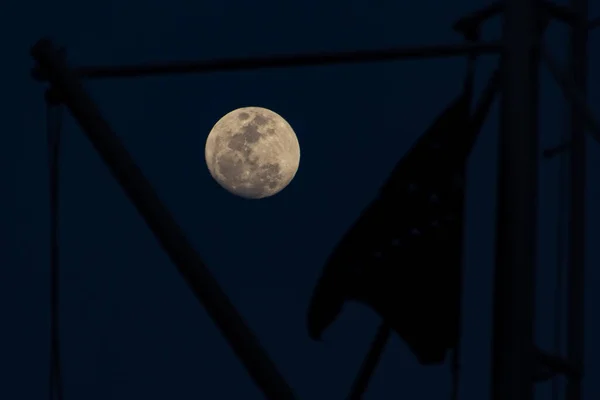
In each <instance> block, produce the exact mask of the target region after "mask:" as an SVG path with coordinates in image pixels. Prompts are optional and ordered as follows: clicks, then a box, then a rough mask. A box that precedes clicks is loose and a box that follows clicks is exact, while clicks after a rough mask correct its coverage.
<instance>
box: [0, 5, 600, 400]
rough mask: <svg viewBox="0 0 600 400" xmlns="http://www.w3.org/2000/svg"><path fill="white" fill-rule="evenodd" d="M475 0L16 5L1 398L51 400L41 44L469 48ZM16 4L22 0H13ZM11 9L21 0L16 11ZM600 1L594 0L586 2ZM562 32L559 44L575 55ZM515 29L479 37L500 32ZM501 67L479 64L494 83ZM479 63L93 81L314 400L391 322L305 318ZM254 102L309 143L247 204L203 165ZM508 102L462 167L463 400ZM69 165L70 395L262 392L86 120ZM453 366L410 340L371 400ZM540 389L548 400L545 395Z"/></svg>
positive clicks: (1, 214) (65, 280) (548, 340)
mask: <svg viewBox="0 0 600 400" xmlns="http://www.w3.org/2000/svg"><path fill="white" fill-rule="evenodd" d="M484 4H485V3H484V2H482V1H480V0H473V1H468V0H463V1H460V2H451V1H440V0H421V1H391V0H372V1H356V0H354V1H341V0H330V1H317V0H304V1H301V2H300V1H298V2H289V1H281V0H260V1H239V0H238V1H234V0H210V1H202V2H192V1H187V0H171V1H161V0H144V1H142V0H132V1H116V0H112V1H111V0H104V1H74V0H63V1H56V0H54V1H39V0H38V1H17V0H5V1H4V2H3V5H2V7H1V9H2V10H3V11H2V12H0V34H1V37H2V38H3V40H2V53H3V59H2V66H1V67H0V68H1V69H2V71H3V74H2V75H3V77H4V80H3V83H2V87H3V90H2V92H3V94H2V98H4V100H3V101H2V104H3V112H2V113H0V118H2V119H1V122H2V124H1V126H2V128H3V131H2V137H3V143H2V146H0V152H1V154H0V167H1V168H0V182H1V184H2V185H1V187H2V188H3V189H4V195H3V196H2V200H1V201H2V203H0V204H1V207H0V239H1V242H0V243H2V244H1V245H0V300H1V301H0V304H1V306H0V315H1V316H2V321H3V324H2V326H1V327H0V332H1V334H0V337H1V338H2V340H0V377H1V378H0V398H2V399H6V400H30V399H31V400H33V399H40V398H44V397H43V396H46V391H47V374H48V325H49V302H48V298H49V294H48V277H49V275H48V270H49V257H48V256H49V253H48V248H49V247H48V230H49V227H48V220H49V218H48V216H49V213H48V182H47V164H46V138H45V131H44V130H45V116H44V102H43V97H42V94H43V86H42V85H41V84H39V83H36V82H33V81H32V79H31V78H30V77H29V71H30V68H31V66H32V65H33V62H32V60H31V58H30V57H29V48H30V46H31V45H32V44H33V43H34V42H35V41H36V40H37V39H39V38H40V37H41V36H44V35H48V34H49V35H51V36H52V37H53V38H54V39H55V41H56V42H57V43H59V44H62V45H64V46H66V48H67V50H68V56H69V61H70V62H71V64H73V65H98V64H104V65H112V64H123V63H136V62H149V61H168V60H178V59H196V58H197V59H210V58H212V57H224V56H251V55H265V54H271V53H278V52H286V53H291V52H299V51H317V50H351V49H357V48H369V49H375V48H383V47H389V46H395V45H409V44H434V43H439V42H457V41H459V40H461V38H460V36H459V35H457V34H455V33H453V32H452V31H451V29H450V26H451V24H452V23H453V22H454V21H455V20H456V19H457V18H459V17H460V16H462V15H463V14H464V13H465V12H468V11H471V10H474V9H476V8H478V7H481V6H483V5H484ZM7 7H8V8H7ZM4 10H8V11H7V12H5V11H4ZM598 14H600V2H598V1H597V0H591V1H590V15H591V16H596V15H598ZM566 33H567V30H566V28H564V27H563V26H561V25H560V24H559V23H553V24H552V26H551V28H550V29H549V31H548V34H547V35H546V43H547V46H548V47H549V48H550V49H552V51H553V53H554V55H555V56H556V57H557V58H559V59H560V60H561V61H564V54H565V49H566V44H567V41H566ZM499 34H500V23H499V20H494V22H491V23H489V24H488V28H486V29H485V35H486V37H487V38H490V39H491V38H494V37H498V36H499ZM599 40H600V29H599V30H598V31H596V32H595V33H592V34H591V36H590V45H589V49H590V66H589V69H590V79H589V82H590V86H589V87H590V96H589V100H590V103H591V105H592V108H594V109H595V110H596V112H597V113H600V91H599V90H597V88H598V87H599V85H600V78H599V77H600V75H598V74H597V73H596V71H597V70H598V69H599V68H600V58H599V57H598V55H597V52H595V51H594V49H595V48H596V45H597V44H598V43H599V42H598V41H599ZM496 62H497V58H496V57H495V56H494V57H491V56H486V57H482V58H481V61H480V63H479V69H478V78H477V82H478V88H481V87H482V86H483V85H484V84H485V82H486V81H487V78H488V76H489V74H490V72H491V71H492V70H493V69H494V67H495V65H496ZM464 67H465V60H464V59H460V58H457V59H445V60H431V61H410V62H394V63H386V64H366V65H360V66H335V67H308V68H298V69H285V70H264V71H259V72H243V73H237V72H236V73H231V72H226V73H215V74H210V75H199V76H180V77H160V78H142V79H134V80H106V81H94V82H90V83H88V85H87V88H88V89H89V92H90V94H91V95H92V96H93V97H94V99H95V100H96V102H97V104H98V105H99V107H100V109H101V110H102V112H103V113H104V116H105V117H106V118H107V119H108V121H109V122H110V123H111V124H112V127H113V128H114V130H115V131H116V132H117V133H118V135H119V136H120V137H121V139H122V140H123V142H124V144H125V145H126V146H127V148H128V149H129V151H130V152H131V154H132V155H133V156H134V158H135V159H136V161H137V162H138V163H139V165H140V166H141V167H142V169H143V170H144V172H145V174H146V176H147V177H148V178H149V179H150V181H151V182H152V183H153V185H154V187H155V188H156V190H157V191H158V193H159V195H160V197H161V198H162V199H163V200H164V201H165V203H166V204H167V205H168V207H169V208H170V210H171V211H172V213H173V214H174V216H175V217H176V219H177V221H178V222H179V223H180V224H181V225H182V227H183V228H184V230H185V231H186V233H187V234H188V235H189V238H190V239H191V241H192V242H193V244H194V245H195V247H196V248H197V249H198V251H199V252H200V254H201V255H202V257H203V258H204V260H205V261H206V263H207V265H208V266H209V268H210V269H211V271H212V272H213V273H214V275H215V276H216V278H217V279H218V280H219V282H220V283H221V284H222V286H223V288H224V289H225V290H226V291H227V293H228V294H229V296H230V297H231V299H232V301H233V302H234V304H235V305H236V306H237V307H238V309H239V311H240V312H241V313H242V314H243V315H244V317H245V318H246V320H247V322H248V324H249V325H250V326H251V328H252V329H253V330H254V331H255V332H256V333H257V335H258V336H259V337H260V339H261V342H262V343H263V344H264V346H265V347H266V349H267V350H268V352H269V353H270V355H271V356H272V358H273V359H274V360H275V362H276V363H277V364H278V366H279V368H280V370H281V371H282V373H283V374H284V376H285V377H286V378H287V379H288V381H289V382H290V384H291V385H292V386H293V388H294V389H295V391H296V392H297V394H298V396H299V398H301V399H311V400H320V399H339V398H343V396H345V394H346V393H347V392H348V390H349V388H350V385H351V382H352V379H353V378H354V375H355V373H356V371H357V369H358V367H359V365H360V362H361V361H362V358H363V357H364V355H365V353H366V351H367V348H368V346H369V343H370V341H371V338H372V337H373V335H374V333H375V331H376V329H377V326H378V324H379V319H378V317H377V316H376V315H375V314H374V313H373V312H371V311H370V310H368V309H367V308H366V307H363V306H359V305H354V304H350V305H349V306H348V307H347V308H346V311H345V312H344V314H343V317H342V318H340V320H339V321H338V322H337V323H336V324H335V325H334V326H333V328H332V329H330V330H329V331H327V334H326V336H325V342H324V343H322V344H318V343H315V342H312V341H311V340H310V339H309V338H308V336H307V333H306V328H305V313H306V307H307V305H308V301H309V297H310V295H311V291H312V289H313V286H314V284H315V283H316V280H317V278H318V276H319V274H320V271H321V268H322V266H323V264H324V262H325V259H326V257H327V256H328V254H329V252H330V251H331V249H332V248H333V246H334V245H335V244H336V243H337V241H338V240H339V239H340V237H341V235H342V234H343V232H344V231H345V230H346V229H347V228H348V227H349V226H350V225H351V224H352V222H353V221H354V220H355V219H356V218H357V216H358V215H359V213H360V211H361V210H362V208H363V207H364V206H365V205H366V204H367V203H368V202H369V201H370V200H371V199H372V197H373V196H374V195H375V193H376V191H377V189H378V188H379V186H380V185H381V184H382V182H383V181H384V180H385V178H386V177H387V174H388V173H389V172H390V171H391V169H392V167H393V165H394V164H395V163H396V161H397V160H398V159H399V158H400V157H401V156H402V155H403V154H404V152H405V151H406V150H407V149H408V148H409V147H410V146H411V144H412V142H413V141H414V140H415V139H416V138H417V137H418V135H420V134H421V133H422V132H423V130H424V129H425V128H426V127H427V126H428V124H429V123H430V122H431V119H432V118H433V117H435V116H436V115H437V114H438V113H439V112H440V111H441V110H442V108H443V107H444V106H445V105H446V104H447V103H448V101H450V100H451V99H452V98H453V97H454V96H455V95H456V94H457V93H458V92H459V90H460V89H461V85H462V78H463V74H464ZM541 79H542V85H543V87H542V91H541V110H540V115H541V119H542V121H541V142H542V143H541V144H542V145H543V146H544V147H550V146H553V145H555V144H557V143H558V141H559V137H560V135H562V134H563V131H564V128H566V126H567V123H566V122H567V120H566V114H565V112H564V110H565V109H564V105H565V102H564V100H563V98H562V95H561V93H560V91H559V89H558V87H557V86H556V84H555V83H554V82H553V81H552V80H551V78H550V75H549V73H548V71H547V69H545V68H542V73H541ZM247 105H256V106H262V107H267V108H270V109H272V110H274V111H276V112H277V113H279V114H281V115H282V116H284V117H285V118H286V119H287V120H288V122H289V123H290V124H291V125H292V127H293V128H294V129H295V131H296V133H297V135H298V138H299V141H300V145H301V150H302V159H301V166H300V170H299V172H298V174H297V176H296V178H295V180H294V181H293V182H292V184H291V185H290V186H289V187H288V188H287V189H285V190H284V191H283V192H282V193H280V194H279V195H277V196H274V197H273V198H269V199H266V200H261V201H247V200H242V199H239V198H236V197H234V196H232V195H230V194H229V193H227V192H226V191H224V190H223V189H221V188H220V187H219V186H218V185H217V183H215V182H214V181H213V180H212V178H211V177H210V174H209V172H208V170H207V168H206V165H205V162H204V142H205V140H206V136H207V134H208V132H209V131H210V129H211V128H212V126H213V125H214V123H215V122H216V121H217V120H218V119H219V118H220V117H221V116H222V115H224V114H225V113H227V112H229V111H231V110H232V109H234V108H237V107H241V106H247ZM497 124H498V117H497V106H496V107H494V110H493V112H492V114H491V116H490V118H489V120H488V122H487V124H486V127H485V128H484V130H483V132H482V135H481V138H480V140H479V142H478V144H477V146H476V148H475V150H474V152H473V154H472V157H471V160H470V164H469V166H470V169H469V175H468V179H469V182H468V185H469V190H468V198H467V216H466V218H467V223H466V229H467V233H466V246H467V250H466V265H465V271H466V283H465V285H466V288H465V290H466V292H465V295H464V302H465V308H464V328H463V330H464V335H463V343H464V344H463V370H462V396H461V398H462V399H463V400H473V399H480V398H486V397H485V396H487V395H488V393H489V389H488V385H489V362H490V331H491V300H492V297H491V295H492V293H491V288H492V280H491V278H492V271H493V245H494V210H495V173H496V167H495V165H496V161H495V159H496V139H497ZM63 133H64V136H63V137H64V147H63V158H62V167H63V168H62V174H63V176H62V189H61V201H62V207H61V212H62V221H61V245H62V257H63V262H62V269H63V272H62V278H61V279H62V280H61V282H62V288H63V291H62V304H61V307H62V326H61V328H62V343H63V350H64V352H63V363H64V376H65V390H66V398H67V399H73V400H75V399H86V400H100V399H102V400H105V399H112V400H121V399H123V400H124V399H128V400H129V399H144V398H145V399H177V400H185V399H190V400H191V399H199V398H203V399H215V400H219V399H242V398H243V399H249V400H250V399H261V398H263V397H262V394H261V393H260V392H259V390H258V389H257V388H256V387H255V386H254V384H253V383H252V381H251V380H250V378H249V377H248V376H247V374H246V372H245V370H244V369H243V368H242V367H241V364H240V363H239V362H238V360H237V359H236V358H235V357H234V355H233V353H232V351H231V350H230V348H229V347H228V345H227V343H226V342H225V340H224V339H223V338H222V337H221V335H220V334H219V332H218V331H217V329H216V328H215V326H214V325H213V323H212V321H211V320H210V319H209V317H208V316H207V314H206V312H205V311H204V309H203V308H202V307H201V306H200V305H199V304H198V302H197V301H196V299H195V298H194V296H193V295H192V293H191V291H190V290H189V289H188V288H187V286H186V285H185V283H184V282H183V280H182V279H181V277H180V276H179V274H178V273H177V271H176V269H175V267H174V266H173V265H172V264H171V262H170V261H169V259H168V258H167V256H166V255H165V254H164V253H163V251H162V250H161V249H160V247H159V246H158V243H157V242H156V240H155V239H154V237H153V236H152V234H151V233H150V231H149V230H148V229H147V227H146V226H145V224H144V222H143V221H142V219H141V217H140V216H139V215H138V214H137V212H136V211H135V209H134V208H133V206H132V205H131V204H130V203H129V201H128V199H127V198H126V197H125V195H124V193H123V192H122V190H121V189H120V187H119V186H118V185H117V183H116V182H115V181H114V180H113V178H112V177H111V175H110V174H109V172H108V169H107V168H106V167H105V165H104V164H103V163H102V162H101V160H100V158H99V156H98V155H97V154H96V153H95V151H94V150H93V148H92V146H91V145H90V143H89V142H88V140H87V138H86V137H85V136H84V135H83V134H82V132H81V131H80V129H79V128H78V127H77V126H76V124H75V122H74V121H73V120H72V119H71V117H66V118H65V125H64V130H63ZM589 143H590V145H589V154H590V161H589V167H590V172H589V182H588V185H589V186H588V187H589V189H588V197H587V201H588V204H589V212H588V219H589V222H588V235H589V239H588V244H589V245H588V257H587V261H588V271H589V274H588V277H587V283H588V293H587V315H588V321H587V331H586V335H587V339H588V342H587V364H586V368H587V374H588V378H587V379H586V380H585V397H586V399H594V398H600V383H599V381H598V379H596V377H598V376H600V362H599V361H598V357H600V345H599V343H600V342H598V341H595V342H594V341H592V339H593V338H594V337H600V319H598V317H597V315H596V313H595V312H594V310H595V309H596V308H598V307H600V296H599V295H598V294H597V292H595V291H594V288H598V287H600V271H599V270H598V269H597V268H596V266H597V265H598V264H599V263H600V250H599V249H598V247H597V246H596V245H595V243H597V239H598V238H599V237H600V228H598V226H600V225H599V224H598V223H597V222H598V221H600V208H598V207H597V206H596V204H598V203H599V202H600V188H599V186H598V185H597V184H596V180H597V179H598V177H599V176H600V145H599V144H598V143H593V142H591V141H590V142H589ZM558 165H559V161H558V158H557V159H555V160H552V161H544V162H543V163H542V164H541V171H540V184H541V187H540V190H541V192H540V241H539V247H540V250H539V268H538V271H539V280H538V307H537V311H538V314H537V322H536V329H537V333H536V335H537V339H538V343H539V344H540V346H542V347H543V348H546V349H551V348H552V343H553V342H552V328H553V313H554V311H553V308H552V305H553V301H552V294H553V290H554V285H555V279H554V269H555V264H556V259H555V254H556V251H555V246H556V241H555V237H556V211H557V201H556V198H557V177H558ZM449 378H450V375H449V368H448V367H447V366H444V367H429V368H424V367H420V366H419V365H418V364H417V362H416V360H415V359H414V357H413V356H412V355H411V353H410V352H409V350H408V348H407V347H406V346H405V344H404V343H403V342H401V341H400V340H399V339H397V338H394V340H393V341H392V342H391V344H390V345H389V347H388V350H387V352H386V353H385V355H384V357H383V359H382V363H381V365H380V367H379V369H378V370H377V372H376V374H375V376H374V378H373V381H372V386H371V390H370V392H369V394H368V396H366V398H367V399H392V398H405V399H415V400H419V399H444V398H446V396H448V395H449V392H450V379H449ZM549 388H550V385H549V384H545V385H540V386H539V389H540V390H539V391H538V393H539V395H538V398H540V399H541V398H548V396H549V394H550V390H549Z"/></svg>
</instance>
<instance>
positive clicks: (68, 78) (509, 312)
mask: <svg viewBox="0 0 600 400" xmlns="http://www.w3.org/2000/svg"><path fill="white" fill-rule="evenodd" d="M586 9H587V7H586V0H571V4H570V6H569V7H567V6H559V5H556V4H554V3H552V2H549V1H544V0H505V1H503V2H495V3H493V4H492V5H491V6H490V7H486V8H485V9H483V10H480V11H477V12H475V13H473V14H472V15H470V16H468V17H466V18H463V19H461V20H460V21H459V22H457V23H456V25H455V29H456V30H457V31H459V32H463V33H469V31H470V30H472V29H474V28H477V27H478V26H479V25H480V24H481V23H482V22H483V21H484V20H486V19H487V18H490V17H492V16H494V15H496V14H499V13H501V12H503V13H504V27H503V38H502V41H501V42H487V43H486V42H484V43H468V44H463V45H456V44H451V45H440V46H428V47H413V48H396V49H388V50H375V51H356V52H345V53H326V54H305V55H283V56H281V55H280V56H273V57H265V58H252V59H247V58H245V59H226V60H212V61H204V62H181V63H171V64H162V65H139V66H122V67H108V68H104V67H80V68H77V69H71V68H69V67H68V66H67V63H66V60H65V58H64V52H63V51H62V50H60V49H58V48H56V46H55V45H54V44H53V43H52V42H51V41H50V40H48V39H42V40H40V41H39V42H38V43H36V44H35V45H34V46H33V47H32V50H31V54H32V56H33V58H34V59H35V61H36V67H35V68H34V70H33V76H34V77H35V78H36V79H38V80H41V81H47V82H49V83H50V90H49V92H48V97H47V98H48V99H52V101H53V102H60V103H63V104H64V105H66V106H67V107H68V108H69V110H70V111H71V114H72V115H73V116H74V118H75V119H76V120H77V122H78V123H79V125H80V126H81V128H82V129H83V131H84V132H85V133H86V135H87V136H88V138H89V139H90V141H91V142H92V144H93V145H94V147H95V149H96V150H97V151H98V153H99V154H100V156H101V157H102V159H103V160H104V162H105V163H106V164H107V166H108V167H109V169H110V170H111V172H112V174H113V176H114V177H115V179H116V180H117V181H118V182H119V183H120V185H121V186H122V188H123V190H124V191H125V192H126V193H127V195H128V196H129V198H130V200H131V201H132V203H133V204H134V205H135V207H136V208H137V210H138V211H139V212H140V214H141V215H142V217H143V218H144V220H145V221H146V223H147V224H148V226H149V227H150V229H151V230H152V231H153V233H154V234H155V236H156V237H157V239H158V240H159V242H160V244H161V246H162V247H163V249H164V250H165V251H166V252H167V254H168V255H169V256H170V258H171V260H172V261H173V263H174V264H175V265H176V267H177V268H178V270H179V272H180V273H181V275H182V276H183V278H184V279H185V280H186V282H187V283H188V285H189V287H190V288H191V289H192V291H193V292H194V294H195V295H196V297H197V298H198V300H199V301H200V302H201V303H202V304H203V305H204V307H205V308H206V310H207V312H208V314H209V315H210V316H211V318H212V319H213V321H214V322H215V324H216V325H217V327H218V328H219V329H220V330H221V332H222V334H223V336H224V337H225V338H226V339H227V340H228V342H229V344H230V345H231V346H232V348H233V350H234V351H235V353H236V354H237V356H238V357H239V359H240V360H241V362H242V363H243V364H244V366H245V367H246V369H247V370H248V373H249V374H250V376H251V377H252V378H253V380H254V381H255V383H256V384H257V386H258V387H259V388H260V389H261V390H262V392H263V393H264V394H265V396H266V397H267V398H268V399H272V400H275V399H277V400H288V399H294V398H295V395H294V394H293V391H292V389H291V388H290V386H289V385H288V384H287V382H286V381H285V379H284V378H283V377H282V376H281V375H280V374H279V372H278V371H277V369H276V367H275V365H274V364H273V362H272V361H271V360H270V358H269V356H268V355H267V353H266V352H265V351H264V349H263V348H262V347H261V345H260V344H259V342H258V340H257V338H256V337H255V336H254V334H253V333H252V332H251V331H250V329H249V328H248V327H247V325H246V324H245V322H244V320H243V318H242V317H241V316H240V315H239V313H238V312H237V310H236V309H235V308H234V307H233V305H232V304H231V302H230V301H229V299H228V297H227V296H226V294H225V293H224V292H223V291H222V289H221V288H220V286H219V285H218V283H217V282H216V280H215V279H214V277H213V276H212V274H211V273H210V271H209V270H208V269H207V268H206V267H205V265H204V263H203V262H202V260H201V258H200V257H199V255H198V254H197V253H196V252H195V250H194V249H193V247H192V246H191V244H190V243H189V241H188V240H187V239H186V238H185V236H184V234H183V232H182V230H181V229H180V228H179V226H178V225H177V224H176V222H175V221H174V219H173V218H172V217H171V215H170V214H169V212H168V211H167V209H166V207H165V206H164V205H163V204H162V202H161V201H160V200H159V198H158V197H157V195H156V194H155V192H154V190H153V189H152V187H151V185H150V183H149V182H148V181H147V180H146V178H145V177H144V176H143V174H142V172H141V170H140V169H139V168H138V167H137V166H136V165H135V163H134V162H133V160H132V159H131V157H130V156H129V154H128V152H127V150H126V149H125V148H124V147H123V145H122V144H121V143H120V141H119V140H118V138H117V136H116V135H115V134H114V133H113V132H112V130H111V128H110V126H109V124H108V123H107V122H106V120H104V118H103V117H102V116H101V115H100V113H99V111H98V109H97V107H96V106H95V104H94V102H93V101H92V100H91V98H90V97H89V96H88V94H87V93H86V92H85V90H84V88H83V85H82V82H81V80H82V79H84V78H87V79H92V78H96V79H97V78H118V77H139V76H147V75H160V74H181V73H208V72H215V71H226V70H228V71H234V70H247V69H257V68H282V67H292V66H293V67H297V66H310V65H327V64H343V63H357V62H381V61H389V60H400V59H409V58H412V59H416V58H437V57H449V56H464V55H471V56H475V55H478V54H485V53H488V54H493V53H499V54H501V55H502V57H501V67H500V71H501V73H500V74H499V76H498V77H497V78H496V79H501V80H502V85H501V87H502V100H501V125H500V129H501V134H500V140H499V146H498V151H499V154H498V162H499V172H498V193H497V196H498V201H497V206H498V215H497V235H496V236H497V243H496V267H495V270H496V276H495V293H494V298H495V300H494V330H493V331H494V337H493V360H492V371H493V373H492V375H493V379H492V388H491V396H492V399H493V400H531V399H532V398H533V385H532V383H533V382H534V381H536V380H543V379H548V378H550V377H552V376H554V375H556V374H565V375H566V376H567V377H568V381H569V384H568V388H567V394H568V400H581V377H582V372H583V331H584V324H583V322H584V318H583V277H584V242H585V235H584V229H585V225H584V215H585V208H584V206H585V201H584V191H585V158H584V151H585V144H584V142H585V141H584V135H583V129H584V124H587V127H589V128H592V129H594V128H596V127H598V125H597V121H596V120H595V119H594V117H593V115H592V113H591V111H590V110H589V108H588V107H587V105H586V104H585V97H584V96H585V75H586V52H585V46H586V43H585V42H586V37H587V30H588V29H589V28H591V27H593V26H595V25H596V22H592V23H588V21H587V10H586ZM550 17H551V18H557V19H559V20H561V21H563V22H566V23H568V24H570V25H571V27H572V32H573V33H572V40H571V42H572V46H571V47H572V51H571V53H572V58H573V62H572V64H573V66H572V71H571V72H569V73H565V72H564V71H561V70H560V68H558V67H557V66H556V65H555V64H554V63H553V62H552V59H551V57H550V56H549V55H548V54H545V53H544V51H543V47H540V46H539V36H540V35H539V28H540V26H541V25H543V24H544V22H543V21H544V20H545V19H546V18H550ZM540 54H541V55H542V56H544V60H545V61H547V63H548V66H549V67H550V69H551V71H552V73H553V74H554V76H555V77H556V78H557V80H558V81H559V84H560V85H561V88H562V90H563V91H564V92H565V94H566V95H567V97H568V99H569V100H570V102H571V103H572V109H571V120H572V124H571V125H572V134H571V139H570V141H569V143H566V144H561V146H559V147H558V148H557V150H554V153H556V152H561V151H565V150H570V152H571V214H570V242H569V243H570V252H569V260H570V265H569V267H570V268H569V269H570V273H569V278H570V279H569V296H568V298H569V329H568V332H569V334H568V355H567V357H566V358H563V357H560V356H559V355H549V354H547V353H545V352H543V351H541V350H539V349H537V348H536V346H535V345H534V343H533V317H534V281H535V275H534V269H535V265H536V260H535V248H536V226H537V224H536V213H537V160H538V150H539V149H538V140H537V92H538V86H539V85H538V71H537V70H538V65H539V59H540ZM571 74H572V76H571ZM573 82H574V83H573ZM492 92H493V91H492ZM485 96H486V95H485V93H484V96H482V98H484V100H485V98H486V97H485ZM488 97H489V96H488ZM491 98H493V93H492V95H491ZM489 103H490V104H491V99H490V100H489ZM487 107H488V108H489V104H488V106H487ZM473 115H474V116H476V115H477V111H476V112H475V113H474V114H473ZM473 118H474V117H473ZM482 118H484V117H482ZM480 123H481V124H482V123H483V119H481V121H480ZM599 137H600V135H599ZM392 325H393V324H392ZM392 325H389V326H388V325H386V324H385V323H384V325H382V328H381V329H380V331H379V333H378V336H377V338H376V340H375V343H374V347H373V349H372V351H371V353H370V354H369V356H368V357H367V360H366V363H365V365H364V366H363V367H364V368H363V369H362V370H361V373H360V375H359V377H358V378H357V383H356V384H355V388H358V389H356V390H357V391H356V393H358V392H359V391H360V392H361V393H362V391H364V389H365V388H366V387H367V384H368V379H369V376H370V375H371V373H372V371H373V370H374V368H375V366H376V363H377V359H378V357H379V354H380V352H381V351H383V348H384V344H385V341H386V340H387V336H388V335H389V330H390V328H392V327H393V326H392ZM417 347H418V345H417ZM424 350H425V353H426V352H427V351H428V350H430V349H424ZM436 357H437V358H439V356H435V355H434V356H432V358H431V359H432V360H433V359H434V358H436ZM425 358H426V357H425ZM538 372H539V373H538ZM360 395H361V394H360V393H358V395H357V396H358V397H356V396H355V397H354V398H360Z"/></svg>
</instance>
